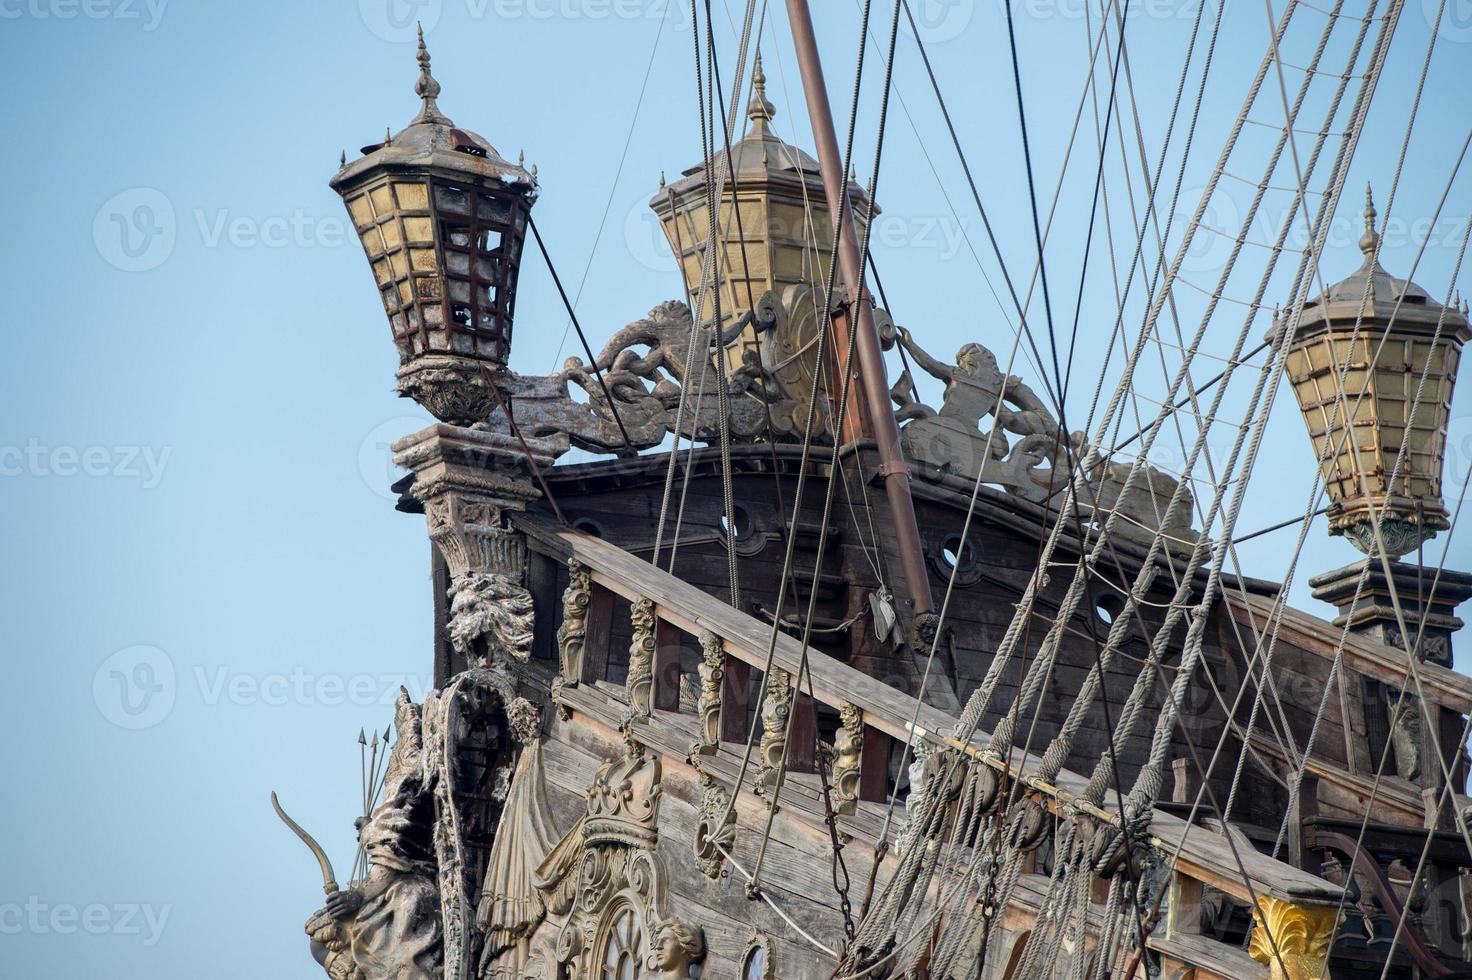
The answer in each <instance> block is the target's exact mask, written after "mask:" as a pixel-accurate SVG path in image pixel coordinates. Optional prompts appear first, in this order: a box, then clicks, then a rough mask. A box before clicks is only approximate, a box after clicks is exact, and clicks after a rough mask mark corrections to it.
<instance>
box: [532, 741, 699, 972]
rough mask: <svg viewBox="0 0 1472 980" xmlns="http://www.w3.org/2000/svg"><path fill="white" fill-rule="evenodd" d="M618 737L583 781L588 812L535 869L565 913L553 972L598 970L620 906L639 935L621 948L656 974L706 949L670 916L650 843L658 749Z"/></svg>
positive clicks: (686, 967)
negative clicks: (620, 745) (616, 749)
mask: <svg viewBox="0 0 1472 980" xmlns="http://www.w3.org/2000/svg"><path fill="white" fill-rule="evenodd" d="M624 739H625V750H624V752H623V753H622V754H621V755H620V756H619V757H618V758H616V759H614V760H613V761H611V762H607V763H604V764H603V765H602V766H600V767H599V768H598V772H597V774H596V775H595V776H594V777H593V781H592V783H591V784H590V785H589V786H588V791H587V799H588V809H587V813H586V814H585V815H584V816H583V817H582V818H581V819H580V820H579V821H578V823H577V824H576V825H575V826H574V827H573V828H572V830H570V831H568V833H567V834H566V835H564V836H563V839H562V840H561V841H560V842H558V844H557V846H556V847H554V848H553V849H552V851H551V853H549V854H548V856H547V858H546V859H545V860H544V861H543V862H542V864H541V866H540V867H539V868H538V869H537V871H536V874H535V878H536V886H537V889H538V891H539V892H540V893H541V895H542V896H543V899H544V901H545V902H546V904H547V908H548V910H549V912H551V913H552V914H556V915H566V916H567V919H566V920H565V921H564V922H563V923H562V925H561V927H560V928H559V929H558V931H557V934H556V937H555V940H554V941H553V942H552V944H551V946H550V950H551V952H550V956H549V957H547V959H548V960H549V961H550V962H553V963H555V964H560V966H558V967H556V968H555V969H554V975H556V976H572V977H580V978H582V977H595V976H601V975H602V974H601V973H600V972H599V967H600V966H601V962H600V959H599V958H600V957H601V956H602V955H603V953H604V948H603V946H604V943H605V942H606V941H607V937H608V935H609V933H610V931H611V929H610V927H611V925H612V923H613V922H614V918H615V917H616V916H618V915H621V914H628V915H630V916H631V917H632V922H631V929H630V930H629V934H630V936H631V937H632V936H638V937H641V938H640V939H639V940H638V942H637V943H633V945H634V948H633V949H629V950H626V952H629V953H633V954H636V955H637V956H638V957H639V961H640V962H641V963H643V964H644V966H645V967H646V968H647V969H649V970H657V971H660V972H659V973H657V974H656V975H657V976H659V977H665V978H674V977H688V976H689V975H690V966H691V964H693V963H696V962H698V961H699V960H700V959H701V958H703V957H704V955H705V936H704V934H703V933H702V932H701V931H700V930H699V929H698V928H696V927H693V926H689V925H687V924H685V923H681V922H677V921H676V920H674V919H671V918H669V917H668V914H667V910H666V904H667V897H666V889H667V883H666V882H667V878H666V874H665V870H664V867H663V864H662V860H661V858H660V857H659V855H658V853H657V850H656V846H657V844H658V841H659V806H660V798H661V795H662V793H663V788H662V786H661V782H662V779H663V767H662V765H661V763H660V760H659V756H658V755H657V754H655V753H653V752H651V751H649V750H648V749H646V748H645V747H644V746H643V745H642V744H640V743H639V742H637V741H636V740H635V739H634V738H633V737H632V734H631V732H630V731H629V730H628V729H627V728H626V729H625V732H624ZM630 941H631V942H632V940H630ZM640 944H642V945H640ZM564 970H565V971H567V972H566V973H564V972H561V971H564ZM682 971H683V972H682Z"/></svg>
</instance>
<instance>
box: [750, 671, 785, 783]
mask: <svg viewBox="0 0 1472 980" xmlns="http://www.w3.org/2000/svg"><path fill="white" fill-rule="evenodd" d="M791 714H792V675H791V674H789V673H787V671H785V670H783V669H782V668H780V667H773V668H772V674H771V677H770V678H768V682H767V696H766V697H765V698H764V699H763V700H762V710H761V722H762V743H761V759H762V765H761V769H760V771H758V772H757V774H756V780H755V784H756V791H757V792H758V793H760V794H761V795H763V796H767V797H768V798H769V799H770V794H771V793H772V791H773V790H774V789H775V788H776V785H777V777H778V773H779V771H780V769H781V766H782V757H783V756H784V755H785V754H786V752H787V719H788V717H789V716H790V715H791Z"/></svg>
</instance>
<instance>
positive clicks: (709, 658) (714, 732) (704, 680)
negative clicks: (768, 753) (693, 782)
mask: <svg viewBox="0 0 1472 980" xmlns="http://www.w3.org/2000/svg"><path fill="white" fill-rule="evenodd" d="M699 671H700V699H699V700H698V701H697V702H696V712H697V713H698V714H699V715H700V737H699V740H698V741H697V742H696V743H695V749H696V751H697V752H701V753H708V752H714V751H715V750H716V746H717V745H718V744H719V743H720V740H721V684H722V681H723V680H724V678H725V673H726V652H725V649H724V648H723V647H722V645H721V638H720V637H719V636H717V635H716V634H715V633H712V632H710V631H709V630H706V631H705V632H703V633H701V634H700V667H699Z"/></svg>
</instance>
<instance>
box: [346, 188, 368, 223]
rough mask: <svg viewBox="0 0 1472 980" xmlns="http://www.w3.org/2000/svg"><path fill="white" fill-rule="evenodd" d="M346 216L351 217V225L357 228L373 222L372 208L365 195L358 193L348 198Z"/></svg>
mask: <svg viewBox="0 0 1472 980" xmlns="http://www.w3.org/2000/svg"><path fill="white" fill-rule="evenodd" d="M348 216H349V217H350V218H352V219H353V225H354V227H357V228H366V227H368V226H369V225H371V224H373V209H372V208H371V207H370V206H369V204H368V197H367V195H365V194H359V195H358V196H357V197H354V198H349V199H348Z"/></svg>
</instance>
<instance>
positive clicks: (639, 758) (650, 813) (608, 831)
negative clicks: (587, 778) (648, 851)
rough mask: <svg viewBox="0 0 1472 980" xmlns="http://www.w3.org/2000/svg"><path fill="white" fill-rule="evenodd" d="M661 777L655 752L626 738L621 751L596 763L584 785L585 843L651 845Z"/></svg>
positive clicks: (656, 824) (656, 834) (655, 837)
mask: <svg viewBox="0 0 1472 980" xmlns="http://www.w3.org/2000/svg"><path fill="white" fill-rule="evenodd" d="M626 738H627V736H626ZM663 778H664V766H663V765H662V764H661V763H660V761H659V755H658V754H657V753H654V752H650V751H649V750H647V749H646V748H645V747H644V746H643V745H642V744H641V743H639V742H636V741H634V740H633V739H631V738H627V751H626V752H625V753H624V755H623V756H621V757H620V758H618V759H615V760H614V761H613V762H608V763H605V764H603V765H602V766H600V767H599V768H598V772H597V774H596V775H595V776H594V777H593V782H592V784H591V785H590V786H589V787H588V794H587V795H588V819H587V822H586V824H585V825H584V827H583V836H584V838H585V839H586V841H587V844H588V846H589V847H597V846H598V845H600V844H619V845H624V846H629V847H643V848H653V847H654V845H655V843H656V842H657V841H658V840H659V801H660V796H661V795H662V794H663V792H664V790H663V788H662V787H661V786H660V781H661V780H662V779H663Z"/></svg>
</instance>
